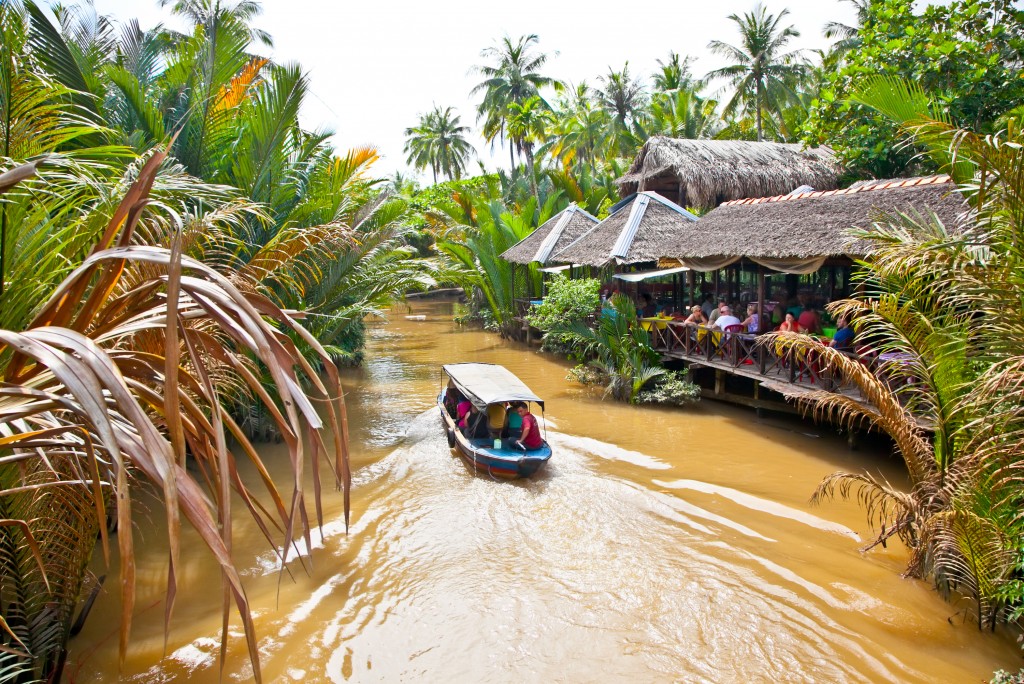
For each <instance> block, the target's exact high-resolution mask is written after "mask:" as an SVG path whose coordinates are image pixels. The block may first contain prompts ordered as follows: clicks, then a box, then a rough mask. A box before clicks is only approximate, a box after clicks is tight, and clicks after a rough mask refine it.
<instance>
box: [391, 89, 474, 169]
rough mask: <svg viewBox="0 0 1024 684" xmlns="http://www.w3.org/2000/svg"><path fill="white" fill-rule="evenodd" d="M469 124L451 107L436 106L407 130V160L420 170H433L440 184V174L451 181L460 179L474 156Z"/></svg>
mask: <svg viewBox="0 0 1024 684" xmlns="http://www.w3.org/2000/svg"><path fill="white" fill-rule="evenodd" d="M467 133H469V126H463V125H461V119H460V117H459V115H458V114H456V113H455V112H454V110H453V109H452V108H451V107H445V108H444V109H441V107H438V106H435V107H434V109H433V110H432V111H430V112H428V113H427V114H424V115H422V116H420V121H419V123H418V124H417V125H416V126H413V127H411V128H407V129H405V136H406V141H405V152H406V154H407V155H408V158H407V159H406V161H407V162H408V163H409V164H411V165H412V167H413V168H414V169H416V170H417V171H421V170H423V169H430V171H431V173H432V174H433V177H434V183H437V174H438V173H441V174H444V175H445V176H447V177H448V180H452V179H454V180H458V179H459V178H461V177H462V174H463V173H464V172H465V170H466V162H467V161H468V159H469V158H470V157H471V156H472V155H473V146H472V145H471V144H470V143H469V142H468V141H467V140H466V134H467Z"/></svg>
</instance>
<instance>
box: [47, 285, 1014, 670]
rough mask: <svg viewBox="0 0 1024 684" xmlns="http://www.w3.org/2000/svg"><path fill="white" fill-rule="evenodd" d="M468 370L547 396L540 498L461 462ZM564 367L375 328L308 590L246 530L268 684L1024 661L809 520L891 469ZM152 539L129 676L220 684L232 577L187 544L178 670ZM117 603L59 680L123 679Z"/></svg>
mask: <svg viewBox="0 0 1024 684" xmlns="http://www.w3.org/2000/svg"><path fill="white" fill-rule="evenodd" d="M407 313H411V314H413V315H415V316H422V317H423V318H424V319H423V320H408V319H407V318H406V314H407ZM470 360H471V361H483V362H494V363H500V364H502V365H504V366H506V367H507V368H509V369H510V370H511V371H513V372H514V373H516V374H517V375H518V376H519V377H520V378H521V379H522V380H523V381H524V382H526V384H527V385H529V386H530V387H531V388H532V389H533V390H534V391H535V392H537V393H538V394H539V395H540V396H542V397H544V398H545V399H546V400H547V402H548V404H547V414H546V416H545V418H546V422H547V434H548V439H549V442H550V443H551V444H552V447H553V449H554V452H555V455H554V456H553V458H552V460H551V462H550V463H549V464H548V465H547V467H546V469H544V470H542V471H541V473H539V474H538V475H537V476H536V477H535V478H533V479H532V480H529V481H516V482H495V481H491V480H489V479H488V478H486V477H480V476H476V475H474V474H473V473H471V472H470V471H469V470H468V469H467V468H466V467H465V466H464V465H463V463H462V461H461V460H460V459H458V458H457V457H453V456H452V455H451V452H450V451H449V449H448V447H447V444H446V443H445V436H444V433H443V431H442V429H441V427H440V420H439V418H438V416H437V409H436V405H435V403H434V402H435V397H436V395H437V392H438V390H439V389H440V387H441V375H440V370H439V366H440V364H441V363H445V362H454V361H470ZM566 368H567V364H566V363H564V362H559V361H558V360H556V359H553V358H552V357H550V356H548V355H543V354H539V353H537V352H535V351H533V350H530V349H527V348H526V347H524V346H522V345H518V344H514V343H511V342H507V341H503V340H501V339H499V338H498V337H497V336H496V335H492V334H489V333H486V332H482V331H475V330H467V329H460V328H459V327H458V326H455V325H453V324H452V322H451V311H450V305H448V304H444V303H422V304H417V305H416V306H415V307H414V308H413V309H412V311H411V312H406V311H405V310H402V311H396V312H394V313H393V314H392V315H391V317H390V320H389V321H388V322H383V321H382V322H375V323H371V324H370V325H369V328H368V348H367V354H366V363H365V365H364V367H363V368H361V369H357V370H351V371H347V372H346V374H345V377H344V381H345V386H346V390H347V392H348V406H349V412H350V418H351V422H352V426H353V428H352V454H353V455H352V459H353V466H354V472H355V475H354V487H353V497H352V499H353V507H352V527H351V530H350V531H349V533H348V534H347V535H346V533H345V529H344V523H343V521H342V515H341V510H342V509H341V497H340V495H339V494H336V493H334V492H333V491H325V494H324V515H325V525H324V528H323V535H322V537H321V536H320V535H316V536H315V538H314V545H313V546H314V548H313V550H312V554H311V556H310V558H311V561H312V569H311V571H310V572H309V573H306V572H304V571H303V570H302V568H301V566H300V565H299V564H298V563H297V562H292V563H290V564H289V567H290V568H291V570H292V574H291V576H289V575H287V574H286V575H284V576H282V575H281V574H280V573H279V572H278V565H277V563H276V560H275V557H274V555H273V553H272V552H270V551H269V550H268V549H267V547H266V544H265V541H264V540H263V538H262V536H261V535H260V533H259V531H258V530H257V529H256V528H255V526H254V525H253V524H252V523H251V522H249V521H247V520H239V521H238V522H236V524H235V527H234V533H235V550H236V559H237V564H238V566H239V568H240V569H241V571H242V573H243V579H244V581H245V583H246V590H247V593H248V596H249V599H250V602H251V604H252V607H253V612H254V616H255V624H256V629H257V632H258V635H259V639H260V642H259V643H260V653H261V664H262V668H263V674H264V680H265V681H267V682H279V681H285V682H287V681H324V682H396V681H426V682H434V681H449V682H478V681H487V682H544V681H561V682H596V681H600V682H619V681H630V682H633V681H641V682H648V681H650V682H670V681H680V682H762V681H763V682H783V681H785V682H875V681H878V682H883V681H886V682H887V681H906V682H936V681H942V682H982V681H988V679H989V677H990V676H991V674H992V671H993V670H994V669H998V668H1000V667H1002V668H1006V669H1016V668H1017V667H1019V666H1020V665H1021V658H1020V655H1019V651H1018V649H1017V647H1016V646H1015V645H1014V644H1013V643H1012V640H1011V639H1010V638H1009V637H1007V636H1005V635H990V634H983V633H980V632H979V631H978V630H977V628H976V627H974V626H973V625H972V624H971V623H970V622H969V621H965V618H964V616H963V610H964V606H958V605H953V604H949V603H946V602H945V601H943V600H942V599H941V598H940V597H939V596H938V595H937V594H936V593H935V591H934V590H933V589H932V588H931V587H930V585H928V584H927V583H923V582H918V581H914V580H908V579H903V578H901V577H900V571H901V570H902V569H903V568H904V565H905V560H906V554H905V551H904V550H902V549H901V548H899V545H898V544H890V545H889V548H888V549H881V548H877V549H874V550H872V551H870V552H868V553H866V554H865V553H861V552H860V551H859V549H860V547H861V546H862V545H863V542H864V539H866V538H867V537H868V535H869V530H867V527H866V522H865V518H864V515H863V512H862V511H861V510H860V509H859V508H858V507H857V506H856V504H854V503H846V502H833V503H826V504H824V505H822V506H819V507H814V506H811V505H809V504H808V497H809V495H810V494H811V492H812V491H813V490H814V487H815V485H816V484H817V483H818V482H819V481H820V480H821V478H822V477H823V476H824V475H827V474H828V473H831V472H833V471H835V470H839V469H856V470H862V469H870V470H872V471H878V472H881V473H882V474H883V475H884V476H885V477H887V478H889V479H890V481H893V482H900V481H901V479H902V477H903V476H902V470H901V467H900V464H899V462H898V461H897V460H896V459H894V458H893V457H891V456H890V455H887V454H885V453H882V450H881V449H880V448H877V447H869V448H865V449H864V450H861V451H857V452H851V451H849V450H848V449H847V447H846V443H845V440H843V439H841V438H840V437H837V436H836V435H835V434H834V433H832V432H831V431H830V430H828V429H826V428H819V427H816V426H814V425H813V424H811V423H809V422H803V421H800V420H797V419H795V418H780V417H774V418H763V419H762V418H758V417H757V416H756V415H755V413H754V412H753V411H751V410H748V409H739V408H734V407H730V406H726V405H723V404H718V403H714V402H703V403H702V404H700V405H699V406H697V407H695V408H687V409H660V408H650V407H630V406H626V405H622V404H617V403H613V402H612V401H610V400H608V401H602V399H601V397H600V394H599V393H595V392H593V391H592V390H587V389H584V388H581V387H579V386H578V385H575V384H573V383H571V382H569V381H567V380H566V379H565V374H566ZM276 450H279V447H276V446H273V445H270V446H265V447H264V448H263V449H262V451H263V453H264V455H266V456H267V458H268V460H271V461H273V460H275V455H276V454H275V451H276ZM277 460H281V459H277ZM282 472H283V471H282ZM161 520H162V517H161V514H160V513H159V511H156V510H151V511H150V513H149V514H148V515H146V514H145V513H143V515H142V516H141V517H140V518H139V523H138V527H137V541H136V544H137V546H138V601H137V613H136V617H135V621H134V625H133V631H132V642H131V645H130V648H129V654H128V658H127V661H126V663H125V667H124V670H123V673H122V675H121V676H122V678H123V679H124V680H125V681H132V682H164V681H166V682H171V681H180V680H185V679H187V680H188V681H189V682H191V683H195V684H201V683H204V682H217V681H219V680H220V671H219V670H220V666H219V664H218V660H217V654H218V642H219V634H220V604H221V593H220V589H219V582H220V576H219V572H218V571H217V568H216V567H215V565H214V564H213V563H212V562H211V561H210V559H209V558H207V557H206V556H205V555H203V554H202V553H200V552H198V551H195V552H192V553H190V552H189V549H190V548H194V547H195V539H196V538H195V536H194V534H191V533H190V532H188V531H187V532H186V535H185V543H184V544H183V549H184V550H185V551H184V554H183V555H184V556H185V559H184V562H183V566H184V568H183V570H182V573H181V576H179V578H178V602H177V605H176V608H175V613H174V617H173V623H172V626H171V632H170V636H169V640H168V643H167V646H166V650H165V647H164V631H163V603H162V597H163V591H164V588H165V583H166V572H165V564H166V547H165V546H164V537H165V535H164V534H163V532H162V530H161V529H160V521H161ZM115 547H116V545H115ZM95 567H96V569H97V572H100V571H102V568H101V567H100V565H98V564H97V565H95ZM114 573H115V575H116V570H115V571H114ZM115 588H116V582H115V581H111V582H108V584H107V589H106V590H105V592H104V593H103V595H101V598H100V600H99V601H98V602H97V604H96V607H95V608H94V610H93V613H92V615H91V616H90V618H89V622H88V623H87V625H86V629H85V630H84V632H83V633H82V634H81V635H79V636H78V637H76V638H75V639H74V640H73V641H72V645H71V654H70V656H69V660H68V667H67V671H66V677H67V678H68V680H69V681H72V682H104V681H111V680H113V679H114V678H116V677H117V676H118V666H117V624H118V619H119V618H118V615H119V606H118V601H117V596H116V593H117V592H116V589H115ZM224 668H225V671H224V678H223V679H224V681H248V680H249V679H250V678H251V669H250V668H249V665H248V656H247V652H246V648H245V643H244V639H243V637H242V634H241V629H240V627H239V622H238V619H237V617H233V621H232V631H231V638H230V642H229V652H228V657H227V660H226V662H225V663H224Z"/></svg>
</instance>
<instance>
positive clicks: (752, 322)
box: [740, 304, 761, 335]
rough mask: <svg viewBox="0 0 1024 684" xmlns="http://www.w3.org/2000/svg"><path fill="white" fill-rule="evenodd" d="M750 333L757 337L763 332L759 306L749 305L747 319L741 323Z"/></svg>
mask: <svg viewBox="0 0 1024 684" xmlns="http://www.w3.org/2000/svg"><path fill="white" fill-rule="evenodd" d="M740 325H742V326H743V327H745V328H746V329H747V332H748V333H754V334H755V335H756V334H757V333H759V332H761V317H760V316H759V315H758V314H757V304H747V317H746V318H744V319H743V322H742V323H740Z"/></svg>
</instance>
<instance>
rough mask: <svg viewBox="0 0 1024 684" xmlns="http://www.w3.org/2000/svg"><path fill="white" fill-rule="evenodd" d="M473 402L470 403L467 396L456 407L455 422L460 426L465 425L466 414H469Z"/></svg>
mask: <svg viewBox="0 0 1024 684" xmlns="http://www.w3.org/2000/svg"><path fill="white" fill-rule="evenodd" d="M472 406H473V404H471V403H469V399H466V398H465V397H463V398H462V400H461V401H460V402H459V403H458V404H457V405H456V407H455V423H456V425H458V426H459V427H464V426H465V423H466V416H467V415H468V414H469V409H470V407H472Z"/></svg>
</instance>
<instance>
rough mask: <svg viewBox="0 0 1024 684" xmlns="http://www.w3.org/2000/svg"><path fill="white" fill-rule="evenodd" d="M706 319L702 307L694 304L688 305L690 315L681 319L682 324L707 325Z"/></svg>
mask: <svg viewBox="0 0 1024 684" xmlns="http://www.w3.org/2000/svg"><path fill="white" fill-rule="evenodd" d="M707 324H708V319H707V316H705V315H704V311H703V309H701V308H700V307H699V306H697V305H696V304H694V305H693V306H691V307H690V315H689V316H687V317H686V318H685V319H684V320H683V325H707Z"/></svg>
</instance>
